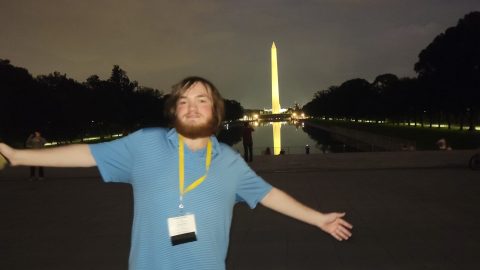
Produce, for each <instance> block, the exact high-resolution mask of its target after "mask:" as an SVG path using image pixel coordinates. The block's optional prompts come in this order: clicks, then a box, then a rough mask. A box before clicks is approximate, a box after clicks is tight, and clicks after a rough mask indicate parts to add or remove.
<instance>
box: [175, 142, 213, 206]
mask: <svg viewBox="0 0 480 270" xmlns="http://www.w3.org/2000/svg"><path fill="white" fill-rule="evenodd" d="M183 150H184V146H183V136H181V135H178V177H179V187H180V201H181V200H182V199H183V196H184V195H185V194H186V193H187V192H189V191H192V190H194V189H195V188H196V187H198V186H199V185H200V184H201V183H202V182H203V181H204V180H205V178H206V177H207V174H208V170H209V169H210V162H211V161H212V141H211V140H210V139H208V143H207V153H206V158H205V174H204V175H203V176H202V177H200V178H198V179H197V180H195V181H194V182H193V183H191V184H190V185H189V186H188V187H187V188H186V189H185V188H184V187H185V153H184V151H183ZM180 205H181V206H182V207H183V205H182V204H180ZM182 207H180V208H182Z"/></svg>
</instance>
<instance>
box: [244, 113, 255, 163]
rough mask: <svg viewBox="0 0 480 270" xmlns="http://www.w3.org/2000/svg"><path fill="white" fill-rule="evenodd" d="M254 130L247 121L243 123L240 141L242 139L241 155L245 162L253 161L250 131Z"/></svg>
mask: <svg viewBox="0 0 480 270" xmlns="http://www.w3.org/2000/svg"><path fill="white" fill-rule="evenodd" d="M254 131H255V130H254V129H253V128H252V127H251V126H250V124H249V123H248V122H245V123H244V125H243V131H242V132H243V133H242V141H243V157H244V159H245V161H246V162H252V161H253V138H252V132H254Z"/></svg>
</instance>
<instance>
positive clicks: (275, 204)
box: [261, 187, 353, 241]
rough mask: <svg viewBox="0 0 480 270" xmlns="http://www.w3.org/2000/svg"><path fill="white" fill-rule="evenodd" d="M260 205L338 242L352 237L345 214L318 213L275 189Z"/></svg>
mask: <svg viewBox="0 0 480 270" xmlns="http://www.w3.org/2000/svg"><path fill="white" fill-rule="evenodd" d="M261 204H262V205H264V206H266V207H268V208H270V209H272V210H275V211H277V212H279V213H281V214H284V215H287V216H289V217H292V218H295V219H298V220H300V221H303V222H305V223H308V224H311V225H313V226H316V227H318V228H320V229H322V230H323V231H325V232H326V233H328V234H330V235H332V236H333V237H335V238H336V239H337V240H339V241H342V240H347V239H348V238H350V236H352V233H351V232H350V229H352V228H353V226H352V225H351V224H350V223H348V222H347V221H345V220H344V219H343V218H342V217H343V216H345V213H326V214H323V213H320V212H318V211H316V210H313V209H312V208H309V207H307V206H305V205H303V204H301V203H300V202H298V201H297V200H295V199H294V198H292V197H291V196H290V195H288V194H287V193H285V192H283V191H281V190H279V189H277V188H275V187H274V188H273V189H272V190H271V191H270V192H269V193H268V194H267V195H266V196H265V198H263V200H262V201H261Z"/></svg>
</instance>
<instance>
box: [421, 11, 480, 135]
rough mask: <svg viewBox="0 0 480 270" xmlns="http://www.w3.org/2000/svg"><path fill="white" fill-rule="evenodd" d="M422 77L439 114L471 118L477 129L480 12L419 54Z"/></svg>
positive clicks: (479, 108) (442, 35) (435, 40)
mask: <svg viewBox="0 0 480 270" xmlns="http://www.w3.org/2000/svg"><path fill="white" fill-rule="evenodd" d="M415 71H416V72H417V73H418V77H419V79H420V80H422V82H423V83H424V84H425V87H426V91H427V92H428V94H429V96H431V97H432V104H435V106H432V108H431V110H433V111H436V112H437V114H440V113H447V114H448V115H449V116H448V117H450V116H453V117H456V118H457V119H458V118H461V119H460V121H461V122H462V121H463V118H465V117H466V118H467V119H468V122H469V126H470V130H474V126H475V123H476V122H477V121H478V113H479V110H480V103H479V102H478V100H480V12H472V13H469V14H467V15H466V16H465V17H464V18H463V19H460V20H459V22H458V24H457V25H456V26H454V27H451V28H448V29H447V30H446V31H445V32H444V33H442V34H440V35H438V36H437V37H436V38H435V39H434V40H433V42H432V43H430V44H429V45H428V46H427V48H425V49H424V50H423V51H422V52H421V53H420V55H419V60H418V62H417V63H416V64H415Z"/></svg>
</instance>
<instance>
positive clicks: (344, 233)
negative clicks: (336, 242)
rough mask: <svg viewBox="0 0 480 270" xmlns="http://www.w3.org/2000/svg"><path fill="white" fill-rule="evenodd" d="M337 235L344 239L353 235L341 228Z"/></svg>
mask: <svg viewBox="0 0 480 270" xmlns="http://www.w3.org/2000/svg"><path fill="white" fill-rule="evenodd" d="M337 233H338V234H339V235H340V236H341V237H342V238H343V239H348V238H350V237H351V236H352V233H351V232H350V231H349V230H347V229H345V228H343V227H339V228H338V230H337Z"/></svg>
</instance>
